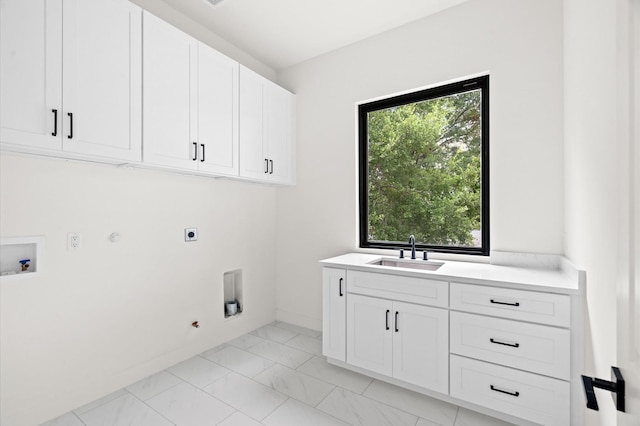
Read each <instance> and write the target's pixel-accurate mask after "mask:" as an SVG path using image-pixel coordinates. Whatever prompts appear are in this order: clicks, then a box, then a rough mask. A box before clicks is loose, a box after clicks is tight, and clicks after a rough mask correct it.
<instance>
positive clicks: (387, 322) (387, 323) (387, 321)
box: [386, 309, 389, 330]
mask: <svg viewBox="0 0 640 426" xmlns="http://www.w3.org/2000/svg"><path fill="white" fill-rule="evenodd" d="M386 325H387V330H389V310H388V309H387V319H386Z"/></svg>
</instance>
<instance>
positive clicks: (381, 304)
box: [347, 294, 393, 376]
mask: <svg viewBox="0 0 640 426" xmlns="http://www.w3.org/2000/svg"><path fill="white" fill-rule="evenodd" d="M392 310H393V303H392V302H391V301H389V300H385V299H376V298H375V297H368V296H361V295H359V294H349V295H348V297H347V362H348V363H349V364H352V365H355V366H357V367H362V368H365V369H367V370H371V371H374V372H376V373H380V374H384V375H386V376H391V375H392V373H393V363H392V352H393V351H392V345H393V334H392V331H391V330H392V328H391V327H392V325H393V324H392V322H393V318H392Z"/></svg>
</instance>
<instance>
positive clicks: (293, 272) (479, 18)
mask: <svg viewBox="0 0 640 426" xmlns="http://www.w3.org/2000/svg"><path fill="white" fill-rule="evenodd" d="M562 37H563V30H562V2H558V1H556V0H543V1H539V0H526V1H525V0H521V1H517V2H514V1H510V0H472V1H470V2H468V3H464V4H462V5H460V6H457V7H454V8H452V9H448V10H446V11H443V12H441V13H439V14H437V15H434V16H431V17H428V18H425V19H422V20H419V21H416V22H414V23H411V24H408V25H406V26H403V27H401V28H398V29H395V30H392V31H389V32H387V33H384V34H382V35H380V36H377V37H373V38H371V39H368V40H365V41H363V42H359V43H356V44H353V45H351V46H348V47H346V48H343V49H341V50H338V51H335V52H332V53H329V54H326V55H323V56H321V57H318V58H316V59H312V60H310V61H307V62H305V63H302V64H300V65H297V66H294V67H291V68H289V69H286V70H283V71H282V72H280V73H279V75H278V80H279V82H280V83H282V84H284V85H285V86H286V87H289V88H290V89H291V90H293V92H294V93H296V94H297V103H298V110H297V113H298V135H297V136H298V140H297V144H298V145H297V149H298V163H297V164H298V185H297V186H296V187H295V188H288V189H283V190H281V191H279V192H278V267H277V282H278V318H279V319H282V320H288V321H293V322H296V323H299V324H301V325H306V326H310V327H316V328H320V326H321V297H320V296H321V274H320V267H319V266H318V263H317V261H318V260H320V259H322V258H326V257H329V256H334V255H338V254H341V253H344V252H349V251H354V250H356V249H357V226H356V223H357V222H356V215H357V192H356V184H357V182H356V180H357V169H356V161H357V157H356V155H357V154H356V131H357V130H356V122H355V119H356V115H355V114H356V109H355V104H356V103H357V102H358V101H362V100H367V99H371V98H374V97H378V96H383V95H388V94H392V93H395V92H399V91H405V90H409V89H412V88H417V87H420V86H426V85H431V84H435V83H438V82H443V81H446V80H449V79H453V78H461V77H464V76H468V75H471V74H476V73H481V72H484V71H489V72H490V75H491V83H490V85H491V117H490V119H491V144H490V152H491V153H490V155H491V166H490V172H491V182H490V185H491V248H492V249H493V250H506V251H525V252H539V253H559V254H561V253H563V143H562V138H563V65H562V64H563V60H562V58H563V56H562V55H563V44H562Z"/></svg>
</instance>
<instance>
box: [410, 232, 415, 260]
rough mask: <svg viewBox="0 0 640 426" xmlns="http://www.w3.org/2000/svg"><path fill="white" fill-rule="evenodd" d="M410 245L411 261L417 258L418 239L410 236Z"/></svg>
mask: <svg viewBox="0 0 640 426" xmlns="http://www.w3.org/2000/svg"><path fill="white" fill-rule="evenodd" d="M409 244H411V259H415V258H416V237H414V236H413V235H409Z"/></svg>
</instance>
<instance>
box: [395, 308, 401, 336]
mask: <svg viewBox="0 0 640 426" xmlns="http://www.w3.org/2000/svg"><path fill="white" fill-rule="evenodd" d="M398 331H400V330H399V329H398V311H396V333H397V332H398Z"/></svg>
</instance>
